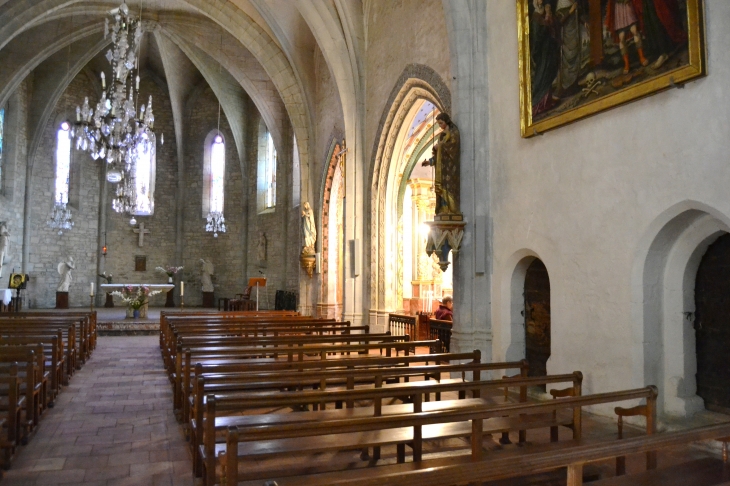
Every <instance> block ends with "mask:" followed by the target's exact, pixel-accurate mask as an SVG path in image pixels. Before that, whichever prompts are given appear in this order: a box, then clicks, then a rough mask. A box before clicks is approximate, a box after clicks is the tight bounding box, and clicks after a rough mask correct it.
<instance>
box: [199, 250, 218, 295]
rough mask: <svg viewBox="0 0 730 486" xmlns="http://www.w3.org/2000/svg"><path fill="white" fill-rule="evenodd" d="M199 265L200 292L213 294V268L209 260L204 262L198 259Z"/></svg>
mask: <svg viewBox="0 0 730 486" xmlns="http://www.w3.org/2000/svg"><path fill="white" fill-rule="evenodd" d="M200 265H201V270H202V271H201V274H200V283H201V284H202V290H203V292H213V279H212V277H213V272H214V270H215V267H213V264H212V263H211V262H210V260H205V259H203V258H201V259H200Z"/></svg>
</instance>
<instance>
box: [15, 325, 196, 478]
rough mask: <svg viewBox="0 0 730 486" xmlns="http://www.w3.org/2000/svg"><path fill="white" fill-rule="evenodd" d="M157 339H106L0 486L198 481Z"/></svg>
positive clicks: (99, 345)
mask: <svg viewBox="0 0 730 486" xmlns="http://www.w3.org/2000/svg"><path fill="white" fill-rule="evenodd" d="M158 343H159V337H158V336H128V337H123V336H122V337H104V336H100V337H99V340H98V346H97V349H96V350H95V351H94V353H93V355H92V357H91V359H90V360H89V361H88V362H87V363H86V364H85V365H84V367H83V368H82V369H81V370H79V371H77V372H76V374H75V375H74V376H73V377H72V378H71V383H70V384H69V386H67V387H65V388H64V389H63V390H62V392H61V394H60V395H59V397H58V399H57V400H56V406H55V407H54V408H52V409H50V410H48V411H47V412H46V413H44V414H43V417H42V419H41V423H40V426H39V427H38V429H37V432H36V433H35V434H34V435H33V436H32V437H31V440H30V442H29V444H28V445H27V446H25V447H21V448H20V450H19V451H18V453H17V455H16V458H15V461H14V462H13V464H12V467H11V469H10V470H9V471H7V472H5V479H3V481H2V484H3V485H4V486H5V485H9V486H16V485H50V484H74V485H76V484H78V485H192V484H194V482H193V477H192V473H191V471H192V463H191V460H190V453H189V452H188V450H189V449H188V446H187V443H186V442H185V438H184V436H183V433H182V429H181V427H180V425H179V424H178V423H177V422H176V421H175V417H174V416H173V413H172V391H171V388H170V386H169V382H168V381H167V378H166V376H165V373H164V370H163V368H162V359H161V358H160V350H159V345H158Z"/></svg>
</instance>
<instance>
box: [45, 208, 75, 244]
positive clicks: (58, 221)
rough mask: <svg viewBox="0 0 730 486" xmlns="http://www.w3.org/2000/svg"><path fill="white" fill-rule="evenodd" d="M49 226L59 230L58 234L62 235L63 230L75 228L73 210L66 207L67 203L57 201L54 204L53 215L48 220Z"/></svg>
mask: <svg viewBox="0 0 730 486" xmlns="http://www.w3.org/2000/svg"><path fill="white" fill-rule="evenodd" d="M46 224H47V225H48V227H49V228H51V229H54V230H58V234H59V235H62V234H63V230H70V229H71V228H73V225H74V222H73V221H71V210H70V209H69V208H67V207H66V203H65V202H64V201H63V200H61V201H56V202H55V203H54V204H53V209H52V210H51V217H50V218H49V219H48V221H47V222H46Z"/></svg>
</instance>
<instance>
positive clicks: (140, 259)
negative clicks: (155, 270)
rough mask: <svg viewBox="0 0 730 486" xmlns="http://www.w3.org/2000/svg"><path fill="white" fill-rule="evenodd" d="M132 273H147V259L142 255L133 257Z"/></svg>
mask: <svg viewBox="0 0 730 486" xmlns="http://www.w3.org/2000/svg"><path fill="white" fill-rule="evenodd" d="M134 271H135V272H146V271H147V257H146V256H144V255H136V256H135V257H134Z"/></svg>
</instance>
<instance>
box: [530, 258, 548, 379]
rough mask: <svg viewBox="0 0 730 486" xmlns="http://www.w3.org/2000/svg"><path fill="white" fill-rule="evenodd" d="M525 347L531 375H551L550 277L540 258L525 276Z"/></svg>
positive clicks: (533, 263)
mask: <svg viewBox="0 0 730 486" xmlns="http://www.w3.org/2000/svg"><path fill="white" fill-rule="evenodd" d="M525 348H526V349H525V358H526V359H527V361H528V362H529V364H530V370H529V376H545V375H547V367H546V365H547V360H548V358H549V357H550V278H549V277H548V272H547V268H545V265H544V264H543V263H542V261H540V260H537V259H536V260H535V261H534V262H532V264H531V265H530V266H529V267H528V268H527V274H526V275H525ZM543 388H544V387H543Z"/></svg>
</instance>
